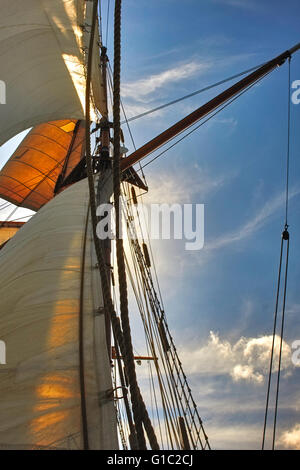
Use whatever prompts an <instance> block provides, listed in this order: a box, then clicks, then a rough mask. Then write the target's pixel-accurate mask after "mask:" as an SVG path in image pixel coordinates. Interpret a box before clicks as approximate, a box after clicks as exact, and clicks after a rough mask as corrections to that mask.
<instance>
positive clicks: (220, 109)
mask: <svg viewBox="0 0 300 470" xmlns="http://www.w3.org/2000/svg"><path fill="white" fill-rule="evenodd" d="M269 73H271V71H269V72H267V73H266V74H265V75H263V76H262V77H260V78H259V79H258V80H256V81H255V82H254V83H252V85H250V86H249V87H248V88H246V89H245V90H243V91H242V92H241V93H239V94H238V95H237V96H235V97H234V98H232V99H231V100H230V101H228V102H227V103H226V104H224V105H223V106H222V107H221V108H219V109H217V111H215V112H214V113H213V114H211V115H210V116H209V117H208V118H207V119H205V120H204V121H202V122H200V124H198V125H197V126H196V127H194V128H193V129H192V130H190V131H189V132H187V133H186V134H184V135H183V136H182V137H181V138H180V139H177V140H176V141H175V142H174V143H173V144H172V145H170V146H169V147H167V148H166V149H165V150H163V151H162V152H160V153H159V154H158V155H156V156H155V157H154V158H152V160H150V161H149V162H147V163H145V165H143V166H142V169H143V168H145V167H146V166H148V165H150V163H153V162H154V161H155V160H157V159H158V158H159V157H161V156H162V155H164V154H165V153H166V152H167V151H168V150H170V149H171V148H173V147H175V145H177V144H179V143H180V142H182V141H183V140H184V139H186V137H188V136H189V135H191V134H192V133H193V132H195V131H196V130H197V129H199V128H200V127H201V126H203V125H204V124H206V123H207V122H208V121H210V119H212V118H213V117H214V116H216V115H217V114H219V113H220V112H221V111H223V109H225V108H227V106H229V105H230V104H231V103H233V102H234V101H236V100H237V99H238V98H240V96H242V95H243V94H244V93H246V92H247V91H249V90H250V89H251V88H252V87H254V86H255V85H256V84H257V83H259V82H260V81H261V80H262V79H263V78H264V77H266V76H267V75H269ZM182 132H184V131H182ZM182 132H180V133H179V135H180V134H182ZM151 153H153V152H151ZM151 153H149V155H151ZM138 171H139V170H138Z"/></svg>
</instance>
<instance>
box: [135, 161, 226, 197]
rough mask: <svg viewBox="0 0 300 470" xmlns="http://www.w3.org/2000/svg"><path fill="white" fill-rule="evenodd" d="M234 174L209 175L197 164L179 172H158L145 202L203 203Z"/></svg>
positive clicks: (170, 170)
mask: <svg viewBox="0 0 300 470" xmlns="http://www.w3.org/2000/svg"><path fill="white" fill-rule="evenodd" d="M234 176H235V175H233V174H228V175H221V174H219V175H214V176H212V175H210V174H209V173H208V171H207V170H205V169H203V168H202V167H200V166H199V165H193V166H192V167H191V166H190V167H188V168H186V169H181V170H180V172H178V171H177V170H176V171H175V170H172V168H170V169H169V170H168V171H163V172H160V173H159V174H156V175H155V178H152V181H151V188H150V190H149V193H148V194H147V196H144V202H145V203H162V202H166V203H168V204H174V203H178V204H185V203H192V202H199V203H203V202H204V201H205V199H206V197H208V195H210V196H211V195H212V194H214V193H215V192H217V191H219V190H220V189H221V188H222V187H223V186H224V185H225V184H226V183H227V182H228V181H229V180H231V179H232V178H233V177H234Z"/></svg>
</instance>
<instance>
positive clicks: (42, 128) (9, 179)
mask: <svg viewBox="0 0 300 470" xmlns="http://www.w3.org/2000/svg"><path fill="white" fill-rule="evenodd" d="M84 139H85V123H84V121H75V120H60V121H51V122H48V123H45V124H40V125H38V126H36V127H34V128H33V129H32V130H31V131H30V132H29V133H28V134H27V135H26V137H25V138H24V139H23V141H22V142H21V144H20V145H19V147H18V148H17V149H16V150H15V152H14V153H13V155H12V156H11V158H10V159H9V160H8V162H7V163H6V165H5V166H4V167H3V168H2V170H1V171H0V197H2V198H3V199H6V200H7V201H9V202H11V203H13V204H16V205H18V206H22V207H26V208H28V209H32V210H35V211H36V210H38V209H39V208H40V207H42V206H43V205H44V204H46V202H48V201H49V200H50V199H52V197H53V196H54V188H55V185H56V182H57V178H58V177H59V175H60V174H61V173H62V171H64V177H66V176H68V175H69V174H70V173H71V171H72V170H73V169H74V167H75V166H76V165H77V164H78V163H79V161H80V160H81V158H82V157H83V151H84ZM66 159H67V164H66V166H65V167H64V162H65V160H66Z"/></svg>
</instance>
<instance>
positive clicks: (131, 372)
mask: <svg viewBox="0 0 300 470" xmlns="http://www.w3.org/2000/svg"><path fill="white" fill-rule="evenodd" d="M121 3H122V1H121V0H116V2H115V20H114V94H113V125H114V139H113V145H114V158H113V187H114V204H115V213H116V250H117V265H118V278H119V291H120V312H121V321H122V330H123V337H124V348H125V353H126V358H127V375H128V381H129V385H130V394H131V399H132V410H133V415H134V421H135V427H136V432H137V440H138V444H139V447H140V449H146V441H145V437H144V430H143V424H144V426H145V429H146V432H147V435H148V438H149V442H150V445H151V447H152V448H153V449H158V448H159V446H158V442H157V439H156V436H155V433H154V429H153V427H152V424H151V421H150V418H149V415H148V412H147V409H146V407H145V404H144V402H143V399H142V396H141V393H140V390H139V387H138V384H137V378H136V371H135V363H134V355H133V348H132V340H131V330H130V323H129V313H128V294H127V281H126V271H125V260H124V248H123V239H122V224H121V217H120V216H119V214H120V213H121V212H120V195H121V189H120V184H121V177H120V175H121V173H120V129H121V127H120V75H121Z"/></svg>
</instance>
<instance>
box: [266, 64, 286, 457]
mask: <svg viewBox="0 0 300 470" xmlns="http://www.w3.org/2000/svg"><path fill="white" fill-rule="evenodd" d="M290 89H291V57H289V66H288V119H287V122H288V125H287V156H286V193H285V223H284V230H283V232H282V236H281V247H280V257H279V268H278V281H277V292H276V304H275V313H274V324H273V337H272V346H271V356H270V366H269V374H268V386H267V397H266V408H265V416H264V427H263V437H262V450H264V446H265V438H266V428H267V418H268V409H269V399H270V388H271V380H272V368H273V358H274V346H275V337H276V328H277V316H278V304H279V295H280V283H281V271H282V260H283V245H284V241H286V242H287V248H286V257H285V274H284V288H283V305H282V317H281V330H280V345H279V355H278V371H277V383H276V395H275V410H274V423H273V437H272V450H274V449H275V442H276V425H277V414H278V400H279V385H280V372H281V360H282V344H283V332H284V321H285V306H286V294H287V276H288V261H289V247H290V234H289V232H288V227H289V225H288V199H289V164H290V136H291V104H290V101H291V96H290Z"/></svg>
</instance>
